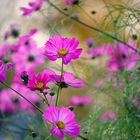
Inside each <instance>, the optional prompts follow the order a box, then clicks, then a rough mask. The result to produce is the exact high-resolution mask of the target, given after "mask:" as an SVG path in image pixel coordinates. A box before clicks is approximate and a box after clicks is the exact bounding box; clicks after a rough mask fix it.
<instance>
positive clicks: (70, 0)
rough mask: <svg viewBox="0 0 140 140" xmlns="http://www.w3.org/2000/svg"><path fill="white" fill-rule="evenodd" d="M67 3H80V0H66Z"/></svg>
mask: <svg viewBox="0 0 140 140" xmlns="http://www.w3.org/2000/svg"><path fill="white" fill-rule="evenodd" d="M65 3H66V4H67V5H71V4H79V0H65Z"/></svg>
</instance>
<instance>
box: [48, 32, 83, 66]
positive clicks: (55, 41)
mask: <svg viewBox="0 0 140 140" xmlns="http://www.w3.org/2000/svg"><path fill="white" fill-rule="evenodd" d="M78 44H79V42H78V40H77V39H75V38H62V37H61V36H60V35H54V36H52V37H51V38H50V39H49V40H48V41H47V43H46V44H45V56H46V57H47V58H48V59H50V60H52V61H55V60H57V59H58V58H62V61H63V63H64V64H65V65H67V64H68V63H69V62H70V61H71V60H72V59H77V58H78V57H79V55H80V54H81V52H82V49H81V48H80V49H77V46H78Z"/></svg>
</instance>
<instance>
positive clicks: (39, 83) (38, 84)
mask: <svg viewBox="0 0 140 140" xmlns="http://www.w3.org/2000/svg"><path fill="white" fill-rule="evenodd" d="M36 86H37V88H43V86H44V83H43V82H38V83H37V84H36Z"/></svg>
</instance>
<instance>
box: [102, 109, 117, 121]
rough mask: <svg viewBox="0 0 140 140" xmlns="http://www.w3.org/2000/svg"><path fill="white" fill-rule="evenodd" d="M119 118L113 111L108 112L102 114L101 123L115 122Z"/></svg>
mask: <svg viewBox="0 0 140 140" xmlns="http://www.w3.org/2000/svg"><path fill="white" fill-rule="evenodd" d="M116 118H117V116H116V114H115V113H114V112H113V111H107V112H104V113H102V114H101V116H100V121H101V122H106V121H108V120H115V119H116Z"/></svg>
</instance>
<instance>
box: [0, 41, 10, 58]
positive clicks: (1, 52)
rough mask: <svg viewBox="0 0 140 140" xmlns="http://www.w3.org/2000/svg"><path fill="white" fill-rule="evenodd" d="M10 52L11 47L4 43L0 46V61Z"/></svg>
mask: <svg viewBox="0 0 140 140" xmlns="http://www.w3.org/2000/svg"><path fill="white" fill-rule="evenodd" d="M10 50H11V45H10V44H9V43H7V42H6V41H5V42H3V43H2V44H0V59H3V58H4V57H5V56H6V55H7V54H8V53H9V51H10Z"/></svg>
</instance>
